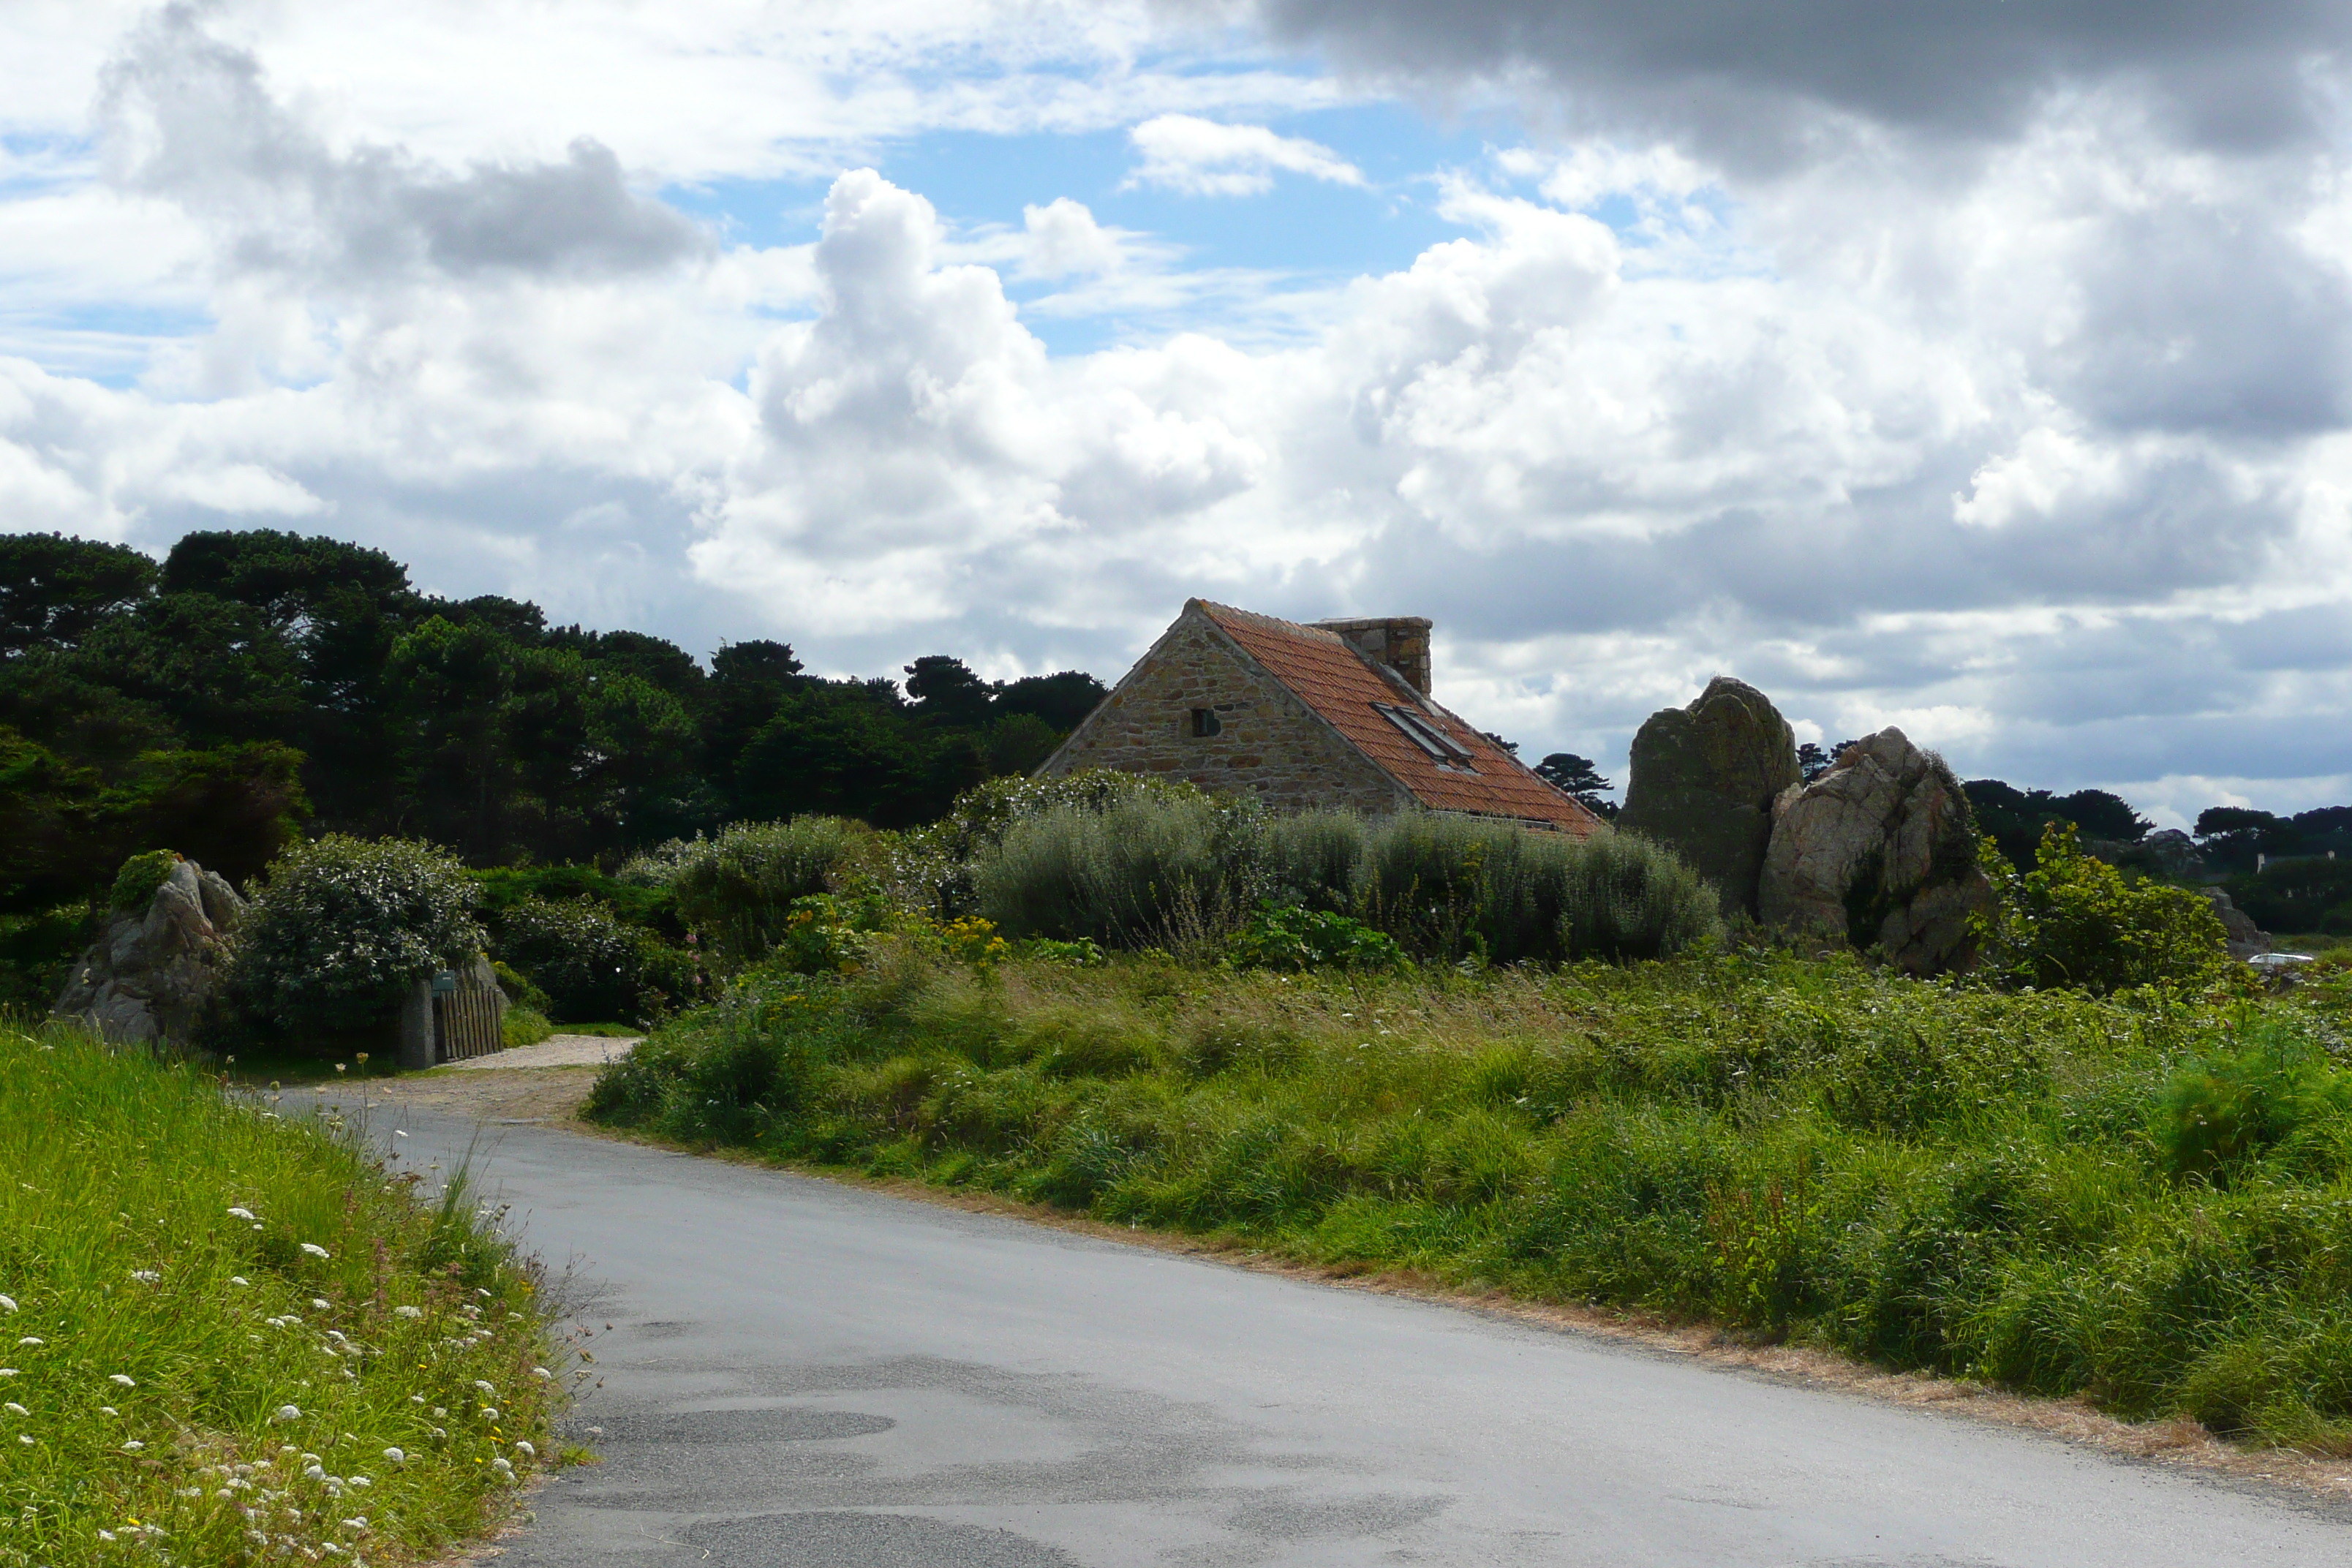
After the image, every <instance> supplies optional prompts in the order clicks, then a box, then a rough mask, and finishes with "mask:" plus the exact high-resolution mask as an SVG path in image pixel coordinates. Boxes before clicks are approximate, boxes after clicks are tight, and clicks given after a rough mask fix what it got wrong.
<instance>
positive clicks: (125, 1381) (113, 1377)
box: [106, 1372, 139, 1388]
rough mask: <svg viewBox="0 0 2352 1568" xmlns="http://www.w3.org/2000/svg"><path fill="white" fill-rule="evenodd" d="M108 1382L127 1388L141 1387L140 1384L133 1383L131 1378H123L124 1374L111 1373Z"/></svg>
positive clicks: (108, 1375)
mask: <svg viewBox="0 0 2352 1568" xmlns="http://www.w3.org/2000/svg"><path fill="white" fill-rule="evenodd" d="M106 1381H107V1382H109V1383H119V1384H121V1385H122V1386H123V1387H125V1388H136V1387H138V1386H139V1384H136V1383H134V1382H132V1381H131V1379H130V1378H128V1377H125V1376H123V1375H122V1373H119V1372H116V1373H108V1374H107V1378H106Z"/></svg>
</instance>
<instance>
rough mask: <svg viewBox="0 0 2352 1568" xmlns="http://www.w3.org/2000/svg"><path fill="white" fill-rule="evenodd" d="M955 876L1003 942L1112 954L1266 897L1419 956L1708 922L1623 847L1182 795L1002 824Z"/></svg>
mask: <svg viewBox="0 0 2352 1568" xmlns="http://www.w3.org/2000/svg"><path fill="white" fill-rule="evenodd" d="M971 875H972V881H973V886H974V889H975V892H976V897H977V900H978V903H979V907H980V909H981V910H982V913H984V914H986V915H987V916H988V918H989V919H991V920H992V921H996V922H997V923H998V924H999V925H1001V926H1003V927H1004V928H1005V930H1006V931H1008V932H1010V933H1012V934H1013V935H1015V936H1039V935H1042V936H1053V937H1060V938H1072V937H1080V936H1084V937H1090V938H1092V939H1094V940H1095V941H1097V942H1101V943H1102V944H1104V945H1105V946H1108V947H1121V948H1129V949H1134V948H1141V947H1153V946H1157V947H1167V948H1171V949H1179V950H1184V951H1195V950H1198V951H1204V952H1205V951H1206V950H1207V949H1208V948H1210V947H1215V946H1221V945H1222V944H1223V942H1226V941H1227V940H1228V939H1229V938H1230V937H1231V936H1232V935H1233V934H1234V932H1235V931H1239V930H1240V929H1241V927H1242V925H1243V923H1244V921H1245V920H1246V919H1248V918H1249V916H1248V911H1250V910H1253V909H1255V908H1256V907H1257V906H1259V905H1260V904H1262V903H1267V902H1271V903H1273V904H1275V905H1276V906H1279V907H1283V908H1295V909H1297V910H1305V911H1311V912H1313V913H1315V914H1318V915H1323V916H1330V917H1337V918H1345V919H1347V920H1351V921H1360V922H1362V923H1363V924H1364V925H1367V926H1370V927H1371V928H1373V929H1374V930H1376V931H1379V932H1381V933H1384V935H1385V936H1386V937H1387V938H1388V939H1391V940H1392V941H1393V942H1395V943H1397V944H1399V945H1400V946H1402V948H1403V950H1404V951H1405V952H1407V953H1410V954H1412V956H1414V957H1416V958H1420V959H1423V960H1427V961H1433V962H1452V961H1454V960H1455V959H1461V958H1472V959H1478V960H1485V961H1489V962H1493V963H1520V962H1526V961H1537V962H1542V963H1559V962H1562V961H1566V960H1570V959H1577V958H1612V959H1622V958H1654V957H1659V956H1664V955H1669V954H1673V953H1676V952H1685V951H1686V950H1688V949H1689V948H1691V947H1692V946H1694V945H1696V944H1697V943H1699V942H1703V941H1705V940H1706V938H1707V937H1709V936H1710V935H1711V934H1712V933H1714V932H1715V931H1717V927H1718V922H1717V916H1716V912H1715V910H1716V905H1715V899H1714V896H1713V894H1712V893H1710V892H1709V891H1708V890H1707V889H1706V886H1705V885H1704V884H1702V883H1701V882H1700V881H1699V879H1698V878H1697V876H1696V873H1694V872H1693V871H1691V870H1690V868H1688V867H1686V866H1685V865H1683V863H1682V862H1681V861H1679V860H1677V859H1675V858H1674V856H1672V855H1671V854H1669V853H1668V852H1666V851H1665V850H1663V849H1660V848H1658V847H1655V846H1654V845H1651V844H1649V843H1648V842H1646V841H1645V840H1643V839H1640V838H1636V837H1620V836H1618V835H1614V834H1611V833H1606V832H1603V833H1599V834H1596V835H1594V836H1593V837H1591V838H1589V839H1583V840H1579V839H1575V838H1570V837H1567V836H1566V835H1564V834H1558V833H1546V832H1539V831H1536V830H1532V829H1528V828H1526V827H1522V826H1519V825H1517V824H1516V823H1511V822H1502V821H1496V820H1491V819H1485V818H1478V817H1468V816H1447V815H1444V814H1441V813H1436V812H1420V811H1410V812H1399V813H1397V814H1396V815H1394V816H1383V817H1378V818H1372V819H1370V820H1368V819H1366V818H1363V817H1360V816H1355V815H1353V814H1350V813H1346V812H1315V813H1307V814H1304V815H1301V816H1269V815H1267V814H1265V812H1263V811H1262V810H1259V809H1258V808H1256V807H1255V806H1254V805H1250V804H1249V803H1246V802H1236V801H1228V800H1217V799H1213V798H1211V797H1208V796H1205V795H1200V794H1199V793H1198V792H1194V793H1192V794H1190V795H1187V794H1184V793H1181V792H1175V791H1166V792H1162V791H1130V792H1129V793H1128V794H1126V795H1123V796H1118V795H1114V796H1112V797H1110V798H1109V799H1108V804H1106V805H1102V806H1100V807H1099V808H1097V807H1095V806H1091V805H1083V804H1080V805H1059V806H1055V807H1052V808H1049V809H1047V810H1045V811H1044V812H1042V813H1039V814H1037V815H1034V816H1021V817H1016V818H1015V819H1014V820H1013V823H1012V825H1011V826H1009V827H1008V828H1007V829H1006V830H1005V832H1004V834H1003V837H1002V838H1001V839H1000V840H999V841H997V842H996V843H995V844H994V845H993V846H992V847H989V846H983V847H982V850H981V851H980V857H979V858H978V860H977V861H976V862H975V863H974V865H973V867H972V871H971ZM1285 918H1286V919H1289V918H1291V917H1285ZM1330 929H1331V930H1332V931H1339V929H1340V928H1338V927H1332V928H1330ZM1269 934H1271V933H1269ZM1291 934H1292V935H1294V936H1295V935H1297V934H1299V933H1297V932H1293V933H1291ZM1253 962H1255V960H1254V961H1253Z"/></svg>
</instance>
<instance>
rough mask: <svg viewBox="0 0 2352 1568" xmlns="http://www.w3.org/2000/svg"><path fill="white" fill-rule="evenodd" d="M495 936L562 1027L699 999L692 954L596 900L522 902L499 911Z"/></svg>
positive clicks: (628, 1017)
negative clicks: (625, 920)
mask: <svg viewBox="0 0 2352 1568" xmlns="http://www.w3.org/2000/svg"><path fill="white" fill-rule="evenodd" d="M492 937H493V946H494V947H495V950H496V952H497V954H498V957H499V960H500V961H501V962H502V963H505V964H508V965H511V966H512V968H513V969H514V970H516V971H518V972H519V973H520V974H521V975H522V976H523V977H524V978H526V979H527V980H528V981H529V982H530V988H531V989H532V990H534V991H536V992H537V993H538V994H539V995H540V996H541V997H542V998H544V1003H545V1007H546V1010H547V1013H548V1016H550V1017H551V1018H553V1019H554V1020H555V1021H557V1022H558V1023H565V1024H591V1023H599V1022H604V1021H634V1020H636V1019H639V1018H644V1017H646V1016H651V1015H654V1014H657V1013H660V1012H663V1011H665V1010H667V1008H669V1007H671V1006H673V1005H677V1004H680V1003H684V1002H690V1001H693V1000H695V999H696V998H697V997H698V994H699V986H698V978H697V976H696V975H695V974H694V973H693V959H692V956H691V954H689V953H688V952H685V951H684V950H682V949H679V948H675V947H672V946H670V945H669V944H668V943H667V942H663V941H662V940H661V939H660V938H659V937H657V936H656V935H655V934H654V933H653V932H651V931H646V930H643V929H641V928H638V927H635V926H629V925H625V924H623V923H622V921H621V920H620V919H619V917H618V916H616V915H615V914H614V912H613V910H612V906H610V905H609V904H605V903H603V902H600V901H598V900H594V899H561V900H546V899H533V898H524V899H520V900H515V901H514V902H512V903H510V904H509V905H508V906H507V907H506V908H505V909H504V910H500V911H499V913H498V915H497V916H496V918H495V921H494V924H493V931H492ZM524 999H525V998H524V997H522V996H517V997H516V998H515V1000H517V1001H522V1000H524Z"/></svg>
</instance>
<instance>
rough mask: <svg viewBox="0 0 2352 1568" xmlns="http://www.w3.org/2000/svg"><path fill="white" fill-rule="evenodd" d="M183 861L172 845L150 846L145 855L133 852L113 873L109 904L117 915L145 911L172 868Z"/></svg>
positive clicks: (108, 898)
mask: <svg viewBox="0 0 2352 1568" xmlns="http://www.w3.org/2000/svg"><path fill="white" fill-rule="evenodd" d="M179 863H180V858H179V856H178V855H176V854H174V853H173V852H172V851H171V850H169V849H150V850H149V851H147V853H145V854H144V855H133V856H132V857H131V858H129V859H128V860H125V861H124V862H123V863H122V869H121V870H120V871H117V872H116V873H115V874H114V890H113V891H112V892H111V893H110V894H109V895H108V896H107V900H106V906H107V908H108V909H110V910H113V911H114V912H115V913H116V914H118V915H143V914H145V913H146V912H147V906H148V905H150V904H152V903H153V902H154V901H155V895H156V893H157V892H158V891H160V890H161V889H162V888H163V883H164V881H165V880H166V879H169V878H170V876H171V875H172V868H173V867H174V866H177V865H178V864H179Z"/></svg>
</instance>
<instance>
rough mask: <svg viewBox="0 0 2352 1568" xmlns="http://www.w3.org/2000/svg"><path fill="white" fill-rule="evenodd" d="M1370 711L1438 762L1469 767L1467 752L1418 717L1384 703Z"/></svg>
mask: <svg viewBox="0 0 2352 1568" xmlns="http://www.w3.org/2000/svg"><path fill="white" fill-rule="evenodd" d="M1372 711H1373V712H1375V713H1378V714H1379V715H1380V716H1381V718H1383V719H1385V720H1387V721H1389V722H1390V723H1391V724H1393V725H1395V726H1396V727H1397V728H1398V729H1400V730H1402V731H1404V734H1405V739H1407V740H1409V741H1411V742H1412V743H1413V744H1414V745H1416V746H1419V747H1420V748H1421V749H1422V750H1423V751H1424V752H1428V753H1429V754H1430V755H1431V756H1432V757H1433V758H1435V759H1436V760H1437V761H1439V762H1441V763H1447V764H1449V765H1451V766H1454V767H1457V768H1467V767H1469V766H1470V748H1469V747H1467V746H1465V745H1464V744H1463V743H1462V742H1459V741H1457V740H1455V739H1454V737H1453V736H1451V735H1449V734H1447V733H1446V732H1445V731H1444V730H1442V729H1440V728H1438V727H1437V725H1435V724H1434V723H1433V722H1431V721H1429V720H1428V719H1426V718H1424V717H1423V716H1422V715H1421V714H1419V713H1416V712H1414V711H1412V710H1411V709H1409V708H1397V707H1393V706H1391V704H1389V703H1386V702H1375V703H1373V704H1372ZM1474 771H1475V770H1474Z"/></svg>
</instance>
